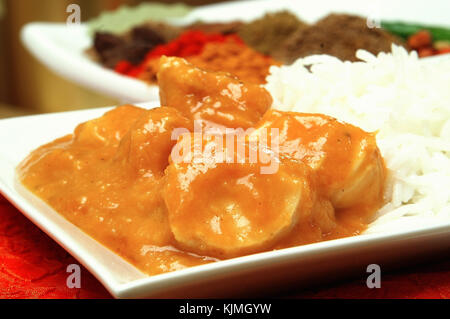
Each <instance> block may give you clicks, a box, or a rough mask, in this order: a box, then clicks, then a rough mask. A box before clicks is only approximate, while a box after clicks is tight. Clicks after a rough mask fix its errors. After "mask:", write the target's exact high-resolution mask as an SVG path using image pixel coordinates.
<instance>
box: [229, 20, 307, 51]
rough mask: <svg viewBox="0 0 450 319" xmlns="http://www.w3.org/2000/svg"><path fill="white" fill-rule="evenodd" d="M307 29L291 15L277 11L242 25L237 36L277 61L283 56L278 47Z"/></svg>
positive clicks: (305, 25)
mask: <svg viewBox="0 0 450 319" xmlns="http://www.w3.org/2000/svg"><path fill="white" fill-rule="evenodd" d="M307 27H308V25H307V24H306V23H305V22H303V21H301V20H300V19H298V18H297V16H296V15H294V14H293V13H291V12H289V11H279V12H274V13H268V14H266V15H265V16H263V17H262V18H259V19H257V20H254V21H252V22H250V23H247V24H244V25H242V26H241V27H240V28H239V30H238V34H239V36H240V37H241V38H242V39H243V40H244V42H245V43H246V44H247V45H248V46H250V47H251V48H253V49H254V50H256V51H258V52H260V53H262V54H265V55H270V56H272V57H273V58H275V59H277V60H279V56H281V57H283V55H284V51H281V52H280V45H281V44H282V43H284V42H285V41H286V40H288V39H290V38H291V37H292V36H293V35H294V34H296V32H299V31H301V30H303V29H305V28H307Z"/></svg>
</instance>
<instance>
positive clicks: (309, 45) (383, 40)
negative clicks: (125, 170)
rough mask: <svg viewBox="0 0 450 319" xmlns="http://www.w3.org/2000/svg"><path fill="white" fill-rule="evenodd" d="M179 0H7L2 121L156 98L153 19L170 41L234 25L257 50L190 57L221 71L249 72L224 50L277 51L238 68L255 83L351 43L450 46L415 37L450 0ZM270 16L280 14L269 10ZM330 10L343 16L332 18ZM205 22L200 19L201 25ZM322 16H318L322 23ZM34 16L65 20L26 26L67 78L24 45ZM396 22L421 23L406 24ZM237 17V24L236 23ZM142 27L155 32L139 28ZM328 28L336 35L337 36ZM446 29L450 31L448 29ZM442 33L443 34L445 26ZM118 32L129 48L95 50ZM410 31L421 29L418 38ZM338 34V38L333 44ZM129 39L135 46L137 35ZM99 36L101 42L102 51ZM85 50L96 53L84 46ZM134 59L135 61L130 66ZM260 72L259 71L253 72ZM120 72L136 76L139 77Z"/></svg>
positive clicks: (31, 40) (0, 62) (430, 50)
mask: <svg viewBox="0 0 450 319" xmlns="http://www.w3.org/2000/svg"><path fill="white" fill-rule="evenodd" d="M175 2H176V1H160V2H158V3H156V2H152V1H138V0H98V1H87V0H79V1H66V0H63V1H58V2H55V1H52V0H43V1H40V2H39V3H37V2H35V1H28V0H14V1H12V0H0V25H1V28H0V33H1V35H0V49H1V50H0V81H1V82H0V83H1V85H0V105H1V106H0V117H8V116H16V115H22V114H27V113H45V112H55V111H66V110H73V109H82V108H91V107H98V106H105V105H113V104H117V103H119V102H124V101H130V102H138V101H145V100H153V99H155V98H157V89H156V88H155V87H154V86H153V87H152V86H149V85H147V84H145V83H144V82H142V81H138V80H136V79H135V78H137V79H140V80H144V81H145V82H148V83H150V84H152V83H153V82H154V75H155V71H156V70H155V68H156V67H157V66H156V67H155V65H157V63H155V62H157V60H156V59H153V60H152V59H150V60H147V59H145V57H147V55H148V54H149V52H150V53H151V51H152V50H151V48H152V46H153V48H154V49H155V48H156V47H157V44H158V43H156V42H155V43H153V44H152V43H150V44H149V43H148V41H147V42H146V43H144V45H143V43H142V39H143V38H147V40H148V36H149V34H148V26H149V22H148V21H151V22H150V24H153V25H152V26H151V27H152V28H153V29H155V25H156V26H158V28H159V29H161V27H160V26H159V25H158V24H159V23H160V22H161V21H162V22H164V21H168V23H169V26H170V28H166V30H165V31H164V34H165V36H167V39H164V43H163V45H166V46H172V47H173V44H174V43H172V42H173V41H177V40H178V39H179V38H178V36H179V35H180V33H181V32H182V31H183V29H182V28H181V29H180V27H182V26H183V25H184V26H188V28H190V29H192V28H195V29H196V30H200V31H203V32H216V33H217V32H220V33H226V32H228V31H229V30H232V31H233V33H237V34H238V36H239V37H240V38H241V39H243V41H244V42H245V45H246V46H247V47H248V48H249V49H251V50H247V49H246V50H247V51H248V54H247V53H245V52H241V51H244V50H240V49H239V47H237V46H236V45H234V44H233V45H228V46H227V47H224V46H222V45H221V44H220V45H214V44H209V43H206V45H205V46H204V48H205V49H204V50H203V51H202V53H201V54H199V55H197V56H192V60H193V61H195V63H196V64H198V65H199V66H202V67H207V68H208V67H211V68H213V69H216V68H222V67H223V68H224V69H225V70H226V71H230V72H232V71H242V70H238V69H239V68H242V67H243V66H242V65H243V64H244V65H245V63H240V65H238V64H237V63H235V62H233V61H231V63H227V64H226V65H225V64H224V63H222V60H220V59H221V56H222V57H223V56H225V55H228V56H233V57H234V61H239V60H241V62H242V59H240V56H239V55H246V56H247V58H248V57H249V56H251V57H256V58H255V59H253V58H251V59H250V60H251V61H258V59H259V61H265V60H264V59H260V58H259V56H258V54H263V55H266V54H268V55H270V56H271V57H272V58H273V59H274V60H273V61H271V60H269V61H265V62H264V63H259V62H258V63H257V62H255V64H256V65H252V66H250V67H249V66H247V69H249V70H250V71H248V70H247V71H246V70H243V72H240V73H237V75H239V76H240V77H245V76H248V75H251V76H252V78H251V79H250V80H254V81H264V80H263V79H264V76H265V74H267V72H268V67H269V66H270V65H272V64H278V63H290V62H293V61H294V60H295V59H296V58H298V57H301V56H305V55H308V54H317V53H328V54H333V55H335V56H337V57H339V58H341V59H351V57H352V52H353V50H354V49H353V48H352V46H355V47H358V46H360V45H362V46H364V48H365V49H367V50H369V51H372V52H374V53H377V52H379V51H386V48H389V44H390V43H391V42H394V43H398V42H399V41H400V42H401V43H402V45H404V46H405V47H408V48H409V49H416V50H418V52H419V54H420V55H422V56H426V55H432V54H436V53H439V52H445V50H447V49H448V45H449V43H448V41H447V42H446V41H441V40H439V41H432V39H431V36H433V37H434V36H435V34H436V33H435V32H434V31H436V30H432V31H433V32H431V33H429V34H426V33H425V34H424V33H420V32H419V33H418V34H416V33H417V31H421V28H422V26H421V25H419V26H417V25H416V24H417V23H419V24H422V25H423V24H425V26H427V25H437V26H444V27H448V26H449V21H448V16H447V15H446V13H447V12H448V11H449V10H448V9H450V3H449V2H448V1H445V0H430V1H427V2H423V1H422V2H415V3H411V2H409V1H396V2H390V1H387V0H378V1H372V2H370V3H366V2H362V1H357V0H343V1H339V2H337V1H331V0H318V1H316V2H314V3H310V2H306V1H300V0H299V1H267V0H266V1H264V0H262V1H261V0H259V1H228V3H223V4H222V3H220V4H213V5H209V6H204V7H197V6H198V5H203V4H211V3H213V2H219V1H202V0H191V1H183V3H175ZM71 3H75V4H78V5H80V7H81V13H82V16H81V20H82V22H83V24H82V25H81V26H79V27H78V26H76V27H73V28H70V30H69V29H68V28H66V24H65V21H66V19H67V17H68V16H69V13H67V12H66V9H67V6H68V5H69V4H71ZM282 9H288V10H289V13H288V14H285V18H283V19H280V16H282V15H283V13H282V12H280V10H282ZM267 12H278V13H277V14H275V15H270V16H264V15H265V14H266V13H267ZM330 13H335V14H334V15H330V16H328V17H326V16H327V15H329V14H330ZM346 14H352V15H360V16H361V17H351V16H347V15H346ZM277 15H278V16H277ZM295 16H296V17H297V20H295V19H296V18H295ZM324 17H325V18H324ZM323 18H324V19H323ZM200 20H201V21H202V23H198V22H199V21H200ZM318 20H320V21H319V22H317V21H318ZM35 21H41V22H57V23H56V24H54V25H46V24H37V25H36V24H32V25H29V26H28V27H27V28H25V30H26V31H28V35H27V32H24V35H25V37H24V38H25V42H26V43H27V45H28V46H29V47H30V48H32V51H33V52H34V54H36V53H38V54H37V57H38V59H39V60H41V61H42V62H44V64H45V65H47V66H50V68H52V69H53V70H54V71H56V74H59V76H58V75H56V74H55V73H54V72H52V71H50V70H48V69H47V68H46V67H45V66H44V65H42V64H41V63H39V62H38V61H37V59H35V58H33V57H32V56H31V55H30V53H28V52H27V51H26V49H25V48H24V47H23V45H22V44H21V43H20V40H19V34H20V30H21V29H22V28H23V26H25V25H26V24H28V23H30V22H35ZM280 21H283V23H280ZM398 21H402V22H403V21H406V22H408V23H413V25H410V24H407V25H402V24H399V23H398ZM229 22H232V24H231V25H230V24H228V23H229ZM316 22H317V23H316ZM380 22H381V24H382V25H381V26H383V27H385V28H386V31H384V30H381V29H378V28H365V24H367V26H372V27H376V26H379V24H378V23H380ZM385 22H386V23H385ZM392 22H393V23H392ZM222 23H224V24H222ZM144 25H145V26H146V27H147V29H145V28H142V27H141V26H144ZM172 25H173V27H172ZM339 26H341V27H339ZM224 27H226V28H229V29H228V31H226V32H225V31H224ZM58 28H59V29H58ZM177 28H178V29H177ZM268 28H269V29H271V30H274V29H276V30H277V32H267V30H268ZM358 28H360V29H361V28H365V29H361V30H358ZM136 29H137V31H136ZM327 30H334V31H333V33H332V34H329V33H328V31H327ZM349 30H351V32H350V31H349ZM361 31H362V32H361ZM443 31H444V33H445V32H446V31H448V29H447V30H445V29H444V30H443ZM230 32H231V31H230ZM387 32H393V33H394V34H395V36H394V37H392V38H390V35H388V34H387ZM437 32H438V34H442V30H437ZM439 32H440V33H439ZM96 33H97V34H96ZM135 34H137V35H138V37H137V38H138V42H136V41H134V35H135ZM105 35H106V36H105ZM111 35H113V36H114V37H115V38H113V42H114V41H119V42H120V41H122V42H123V44H124V45H122V46H119V47H118V49H117V50H115V51H114V50H113V52H112V53H111V52H106V54H103V53H104V52H102V51H100V50H96V49H98V48H99V47H100V48H102V45H103V48H104V44H105V42H106V43H107V44H108V41H110V40H111ZM411 35H414V37H413V38H412V39H411V38H410V36H411ZM337 37H339V39H340V40H339V41H335V39H336V38H337ZM401 37H403V39H401ZM130 38H131V40H133V41H134V42H133V41H130ZM55 39H56V40H57V41H56V40H55ZM98 39H100V40H102V42H100V44H101V45H100V46H97V47H96V43H97V42H96V41H97V40H98ZM105 39H106V41H105ZM360 39H363V41H362V40H360ZM153 40H154V39H153ZM153 40H152V41H153ZM44 42H45V43H44ZM144 42H145V41H144ZM150 42H151V41H150ZM149 45H150V46H149ZM155 45H156V47H155ZM49 46H50V47H51V48H50V49H49ZM89 48H90V49H89ZM446 48H447V49H446ZM86 49H89V51H88V52H86ZM156 49H157V48H156ZM165 49H167V47H166V48H165ZM146 50H147V51H146ZM254 51H256V52H254ZM118 53H119V54H118ZM255 53H257V54H255ZM178 55H179V54H178ZM89 58H91V59H89ZM211 60H214V61H211ZM94 61H96V62H94ZM205 61H206V62H205ZM119 62H122V64H120V63H119ZM123 62H125V64H124V63H123ZM128 62H132V64H133V65H131V67H130V65H129V63H128ZM191 62H192V61H191ZM127 63H128V64H127ZM101 65H103V66H104V67H102V66H101ZM108 68H109V70H108ZM252 68H255V69H252ZM256 68H259V69H258V70H257V71H255V70H256ZM114 71H116V72H114ZM255 72H256V75H255ZM117 73H122V74H125V75H130V76H131V78H130V77H125V76H121V75H118V74H117ZM61 75H62V76H61ZM68 80H69V81H68ZM83 87H86V88H87V89H85V88H83Z"/></svg>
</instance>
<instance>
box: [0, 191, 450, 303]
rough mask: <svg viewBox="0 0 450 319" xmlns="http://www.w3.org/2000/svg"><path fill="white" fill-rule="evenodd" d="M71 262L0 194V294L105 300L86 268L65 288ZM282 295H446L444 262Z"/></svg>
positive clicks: (448, 280) (449, 277) (448, 269)
mask: <svg viewBox="0 0 450 319" xmlns="http://www.w3.org/2000/svg"><path fill="white" fill-rule="evenodd" d="M74 263H77V262H76V260H75V259H74V258H73V257H71V256H70V255H69V254H68V253H67V252H65V250H64V249H62V248H61V247H59V246H58V245H57V244H56V243H55V242H54V241H53V240H52V239H50V238H49V237H48V236H47V235H45V234H44V233H43V232H42V231H40V230H39V229H38V228H37V227H36V226H34V225H33V224H32V223H31V222H30V221H28V220H27V219H26V218H25V217H24V216H23V215H22V214H21V213H20V212H19V211H18V210H16V209H15V208H14V207H13V206H11V204H10V203H9V202H7V201H6V199H4V198H3V197H2V196H1V195H0V298H111V296H110V295H109V293H108V292H107V291H106V290H105V289H104V288H103V287H102V285H101V284H100V283H99V282H98V281H97V280H96V279H95V278H94V277H93V276H92V275H91V274H89V273H88V271H87V270H86V269H82V277H81V278H82V279H81V280H82V283H81V284H82V288H80V289H77V288H74V289H69V288H67V286H66V280H67V276H68V275H69V274H68V273H66V268H67V266H68V265H70V264H74ZM273 297H280V296H273ZM287 297H296V298H450V261H445V262H440V263H437V264H431V265H427V266H422V267H416V268H413V269H407V270H405V271H403V272H401V273H395V274H383V276H382V288H380V289H368V288H367V287H366V285H365V281H352V282H349V283H345V284H339V285H334V286H331V287H327V288H320V289H318V288H315V289H312V290H307V291H299V292H294V293H293V294H289V295H287Z"/></svg>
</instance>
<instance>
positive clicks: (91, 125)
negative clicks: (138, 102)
mask: <svg viewBox="0 0 450 319" xmlns="http://www.w3.org/2000/svg"><path fill="white" fill-rule="evenodd" d="M145 111H146V110H145V109H143V108H140V107H136V106H133V105H122V106H118V107H116V108H115V109H113V110H111V111H108V112H106V113H105V114H104V115H103V116H101V117H99V118H96V119H93V120H90V121H87V122H85V123H82V124H80V125H78V126H77V128H76V129H75V132H74V139H75V140H74V142H75V143H77V144H84V145H85V146H97V147H101V146H117V145H118V144H119V142H120V140H121V139H122V137H123V136H124V135H125V134H126V133H127V132H128V130H129V129H130V127H131V126H132V125H133V123H134V122H135V121H136V120H137V119H138V118H139V117H140V116H142V115H143V114H144V113H145Z"/></svg>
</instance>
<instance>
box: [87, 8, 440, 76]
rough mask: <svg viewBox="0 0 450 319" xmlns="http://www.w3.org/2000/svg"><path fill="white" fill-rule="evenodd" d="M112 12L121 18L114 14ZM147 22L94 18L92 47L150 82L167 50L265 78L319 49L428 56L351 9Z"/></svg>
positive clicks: (343, 55)
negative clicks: (104, 22) (399, 49)
mask: <svg viewBox="0 0 450 319" xmlns="http://www.w3.org/2000/svg"><path fill="white" fill-rule="evenodd" d="M117 15H118V16H122V12H120V11H119V12H118V13H117ZM109 18H110V19H111V20H114V19H115V18H114V17H113V14H110V15H109ZM141 22H142V23H135V24H134V25H132V27H131V28H130V29H129V30H126V31H125V32H123V31H122V32H119V31H117V30H113V31H111V32H105V31H104V30H103V29H96V27H95V24H94V26H91V32H92V34H93V39H94V40H93V42H94V45H93V47H92V48H91V49H89V50H88V52H87V53H88V54H89V55H90V56H91V57H92V58H93V59H94V60H96V61H99V62H100V63H102V64H103V65H104V66H105V67H107V68H110V69H114V70H115V71H116V72H118V73H120V74H123V75H127V76H130V77H134V78H137V79H141V80H143V81H146V82H148V83H150V84H155V83H156V80H157V79H156V74H157V73H158V67H159V58H160V57H161V56H163V55H166V56H175V57H183V58H185V59H187V60H188V61H189V62H191V63H193V64H194V65H196V66H198V67H201V68H204V69H206V70H210V71H224V72H228V73H231V74H233V75H235V76H237V77H239V78H241V79H243V80H245V81H247V82H252V83H259V84H263V83H265V78H266V76H267V75H268V74H269V68H270V66H271V65H280V64H291V63H293V62H294V61H295V60H297V59H298V58H302V57H305V56H309V55H313V54H329V55H332V56H335V57H337V58H339V59H341V60H344V61H345V60H346V61H356V60H357V58H356V56H355V53H356V51H357V50H358V49H365V50H367V51H369V52H371V53H373V54H378V53H380V52H390V50H391V46H392V44H397V45H401V46H403V47H404V48H405V49H407V50H410V49H417V50H418V51H419V53H420V55H421V56H425V54H424V53H423V52H425V51H424V50H425V49H424V48H422V47H420V48H419V47H417V46H414V45H411V44H413V43H412V42H411V40H409V41H407V39H406V38H402V37H401V36H400V35H401V34H398V33H397V34H396V33H395V32H393V31H395V30H393V31H388V30H385V29H383V28H368V27H367V19H366V18H364V17H360V16H355V15H348V14H329V15H327V16H326V17H324V18H322V19H320V20H319V21H317V22H316V23H314V24H311V25H309V24H307V23H305V22H304V21H301V20H300V19H299V18H298V17H297V16H296V15H295V14H294V13H292V12H289V11H286V10H284V11H279V12H273V13H268V14H266V15H265V16H263V17H261V18H259V19H256V20H254V21H250V22H248V23H245V22H242V21H231V22H229V23H219V22H217V23H214V22H213V23H204V22H202V21H198V22H195V23H193V24H189V25H186V26H174V25H171V24H169V23H165V22H161V21H157V20H151V19H149V20H147V21H142V20H141ZM129 25H131V24H129ZM416 37H417V36H416ZM413 39H414V38H413ZM430 43H431V42H430ZM430 43H428V44H430Z"/></svg>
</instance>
